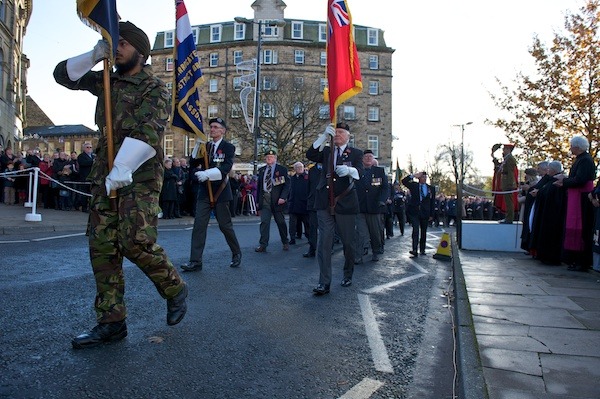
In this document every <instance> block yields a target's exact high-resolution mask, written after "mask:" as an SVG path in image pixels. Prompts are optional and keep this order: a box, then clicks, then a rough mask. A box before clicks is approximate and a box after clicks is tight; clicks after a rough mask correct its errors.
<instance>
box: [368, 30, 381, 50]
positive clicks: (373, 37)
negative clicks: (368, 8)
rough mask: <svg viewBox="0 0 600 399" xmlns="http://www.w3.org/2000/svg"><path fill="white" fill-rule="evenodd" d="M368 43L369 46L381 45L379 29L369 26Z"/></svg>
mask: <svg viewBox="0 0 600 399" xmlns="http://www.w3.org/2000/svg"><path fill="white" fill-rule="evenodd" d="M367 44H368V45H369V46H378V45H379V30H378V29H371V28H367Z"/></svg>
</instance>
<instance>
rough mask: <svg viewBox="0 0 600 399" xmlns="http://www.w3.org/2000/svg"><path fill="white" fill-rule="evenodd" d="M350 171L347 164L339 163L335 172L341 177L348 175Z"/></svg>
mask: <svg viewBox="0 0 600 399" xmlns="http://www.w3.org/2000/svg"><path fill="white" fill-rule="evenodd" d="M349 173H350V171H349V170H348V166H346V165H338V166H336V167H335V174H336V175H338V176H339V177H346V176H348V174H349Z"/></svg>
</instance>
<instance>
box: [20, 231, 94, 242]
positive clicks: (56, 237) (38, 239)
mask: <svg viewBox="0 0 600 399" xmlns="http://www.w3.org/2000/svg"><path fill="white" fill-rule="evenodd" d="M84 235H85V233H77V234H65V235H62V236H53V237H45V238H32V239H31V241H32V242H36V241H48V240H57V239H59V238H69V237H78V236H84Z"/></svg>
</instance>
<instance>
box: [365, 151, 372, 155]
mask: <svg viewBox="0 0 600 399" xmlns="http://www.w3.org/2000/svg"><path fill="white" fill-rule="evenodd" d="M363 154H364V155H367V154H373V151H371V150H364V151H363Z"/></svg>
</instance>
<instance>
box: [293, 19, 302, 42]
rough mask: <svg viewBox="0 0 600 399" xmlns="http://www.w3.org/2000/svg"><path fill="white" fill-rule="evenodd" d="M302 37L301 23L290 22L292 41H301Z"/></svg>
mask: <svg viewBox="0 0 600 399" xmlns="http://www.w3.org/2000/svg"><path fill="white" fill-rule="evenodd" d="M303 37H304V34H303V25H302V22H298V21H294V22H292V39H302V38H303Z"/></svg>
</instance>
